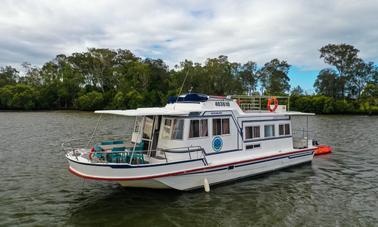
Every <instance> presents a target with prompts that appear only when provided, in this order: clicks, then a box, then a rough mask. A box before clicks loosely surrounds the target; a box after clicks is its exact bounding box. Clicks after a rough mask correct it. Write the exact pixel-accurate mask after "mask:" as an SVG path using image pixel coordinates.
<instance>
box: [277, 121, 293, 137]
mask: <svg viewBox="0 0 378 227" xmlns="http://www.w3.org/2000/svg"><path fill="white" fill-rule="evenodd" d="M281 127H283V128H282V129H283V134H281V129H280V128H281ZM286 127H288V128H286ZM278 136H290V123H283V124H279V125H278Z"/></svg>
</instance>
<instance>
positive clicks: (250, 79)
mask: <svg viewBox="0 0 378 227" xmlns="http://www.w3.org/2000/svg"><path fill="white" fill-rule="evenodd" d="M320 52H321V55H320V57H321V58H323V59H324V61H325V62H326V63H327V64H330V65H331V66H332V67H333V68H327V69H323V70H321V71H320V72H319V76H318V78H317V80H316V81H315V84H314V87H315V90H316V92H317V94H316V95H314V96H308V95H304V94H303V89H302V88H300V87H299V86H298V87H295V88H293V89H292V90H291V91H290V78H289V77H288V73H289V70H290V65H289V64H288V63H287V62H286V61H283V60H279V59H273V60H271V61H270V62H267V63H265V64H264V65H263V66H262V67H261V68H259V67H258V66H257V64H256V63H255V62H253V61H248V62H247V63H245V64H241V63H237V62H231V61H229V60H228V58H227V56H219V57H218V58H210V59H207V60H206V62H205V63H204V64H200V63H195V62H192V61H190V60H185V61H183V62H181V63H180V64H179V65H177V66H175V67H174V69H169V67H168V66H167V65H166V64H165V63H164V61H162V60H160V59H149V58H147V59H142V58H139V57H137V56H135V55H134V54H133V53H132V52H130V51H128V50H122V49H119V50H110V49H97V48H91V49H88V51H86V52H83V53H73V54H72V55H70V56H66V55H58V56H56V57H55V58H54V59H53V60H51V61H49V62H47V63H45V64H44V65H43V66H41V67H35V66H32V65H30V64H28V63H24V64H22V68H23V70H22V73H20V72H18V71H17V70H16V69H15V68H13V67H11V66H5V67H1V68H0V109H20V110H35V109H79V110H94V109H127V108H137V107H141V106H161V105H164V104H165V102H166V100H167V98H168V96H171V95H177V94H178V93H179V92H180V90H181V86H182V84H183V85H184V86H183V88H182V93H185V92H187V91H189V90H192V91H193V92H200V93H205V94H211V95H230V94H248V95H251V94H257V93H258V91H257V90H258V89H259V90H260V93H263V94H265V95H285V94H286V95H288V94H290V93H291V95H292V101H291V107H292V108H294V109H297V110H302V111H310V112H316V113H377V112H378V111H377V108H378V98H377V97H378V94H377V93H378V85H377V84H378V77H377V75H378V73H377V72H378V70H377V67H376V66H375V65H374V63H372V62H369V63H366V62H364V61H363V60H362V59H360V58H359V57H358V50H357V49H355V48H354V47H353V46H350V45H346V44H340V45H335V44H329V45H327V46H325V47H322V48H321V49H320ZM184 80H186V81H185V83H184Z"/></svg>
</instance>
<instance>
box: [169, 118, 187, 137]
mask: <svg viewBox="0 0 378 227" xmlns="http://www.w3.org/2000/svg"><path fill="white" fill-rule="evenodd" d="M183 134H184V120H182V119H174V120H173V125H172V137H171V139H173V140H182V137H183Z"/></svg>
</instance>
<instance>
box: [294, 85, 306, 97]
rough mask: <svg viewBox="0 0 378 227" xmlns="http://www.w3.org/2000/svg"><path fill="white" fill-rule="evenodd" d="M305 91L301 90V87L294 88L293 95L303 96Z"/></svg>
mask: <svg viewBox="0 0 378 227" xmlns="http://www.w3.org/2000/svg"><path fill="white" fill-rule="evenodd" d="M303 92H304V91H303V89H302V88H301V86H299V85H298V86H296V87H294V88H293V90H291V95H303Z"/></svg>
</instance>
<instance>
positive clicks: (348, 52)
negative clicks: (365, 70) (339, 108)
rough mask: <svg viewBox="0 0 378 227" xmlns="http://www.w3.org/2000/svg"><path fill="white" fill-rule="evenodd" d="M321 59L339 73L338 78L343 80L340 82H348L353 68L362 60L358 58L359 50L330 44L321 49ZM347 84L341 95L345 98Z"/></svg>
mask: <svg viewBox="0 0 378 227" xmlns="http://www.w3.org/2000/svg"><path fill="white" fill-rule="evenodd" d="M319 51H320V58H323V59H324V62H325V63H327V64H330V65H332V66H334V67H335V68H336V70H337V71H338V76H339V77H340V78H342V79H341V80H340V82H343V81H346V80H347V79H348V77H350V75H351V73H352V72H353V68H354V66H355V65H356V63H357V62H358V61H359V60H360V59H359V58H358V52H359V50H358V49H356V48H355V47H353V46H352V45H348V44H344V43H343V44H328V45H326V46H324V47H322V48H320V50H319ZM345 85H346V83H342V84H341V88H342V90H341V94H342V96H343V97H344V96H345V93H346V91H345V90H346V87H345Z"/></svg>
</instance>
